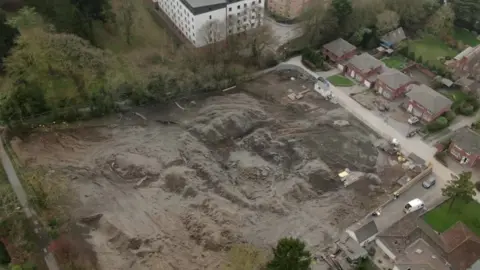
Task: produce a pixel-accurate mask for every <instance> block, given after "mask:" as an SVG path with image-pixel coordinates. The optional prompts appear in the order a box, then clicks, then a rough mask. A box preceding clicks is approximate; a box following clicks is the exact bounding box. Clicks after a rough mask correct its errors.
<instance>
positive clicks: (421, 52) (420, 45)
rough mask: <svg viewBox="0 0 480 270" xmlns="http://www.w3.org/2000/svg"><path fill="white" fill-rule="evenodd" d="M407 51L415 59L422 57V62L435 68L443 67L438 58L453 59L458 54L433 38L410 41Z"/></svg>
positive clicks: (427, 37)
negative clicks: (446, 57) (413, 55)
mask: <svg viewBox="0 0 480 270" xmlns="http://www.w3.org/2000/svg"><path fill="white" fill-rule="evenodd" d="M408 50H409V51H410V52H414V53H415V58H418V57H419V56H422V58H423V62H425V61H428V62H429V63H431V64H434V65H435V66H437V67H443V64H442V62H441V60H440V59H439V58H444V57H445V56H450V57H454V56H456V55H457V54H458V53H459V52H458V51H457V50H455V49H452V48H450V47H448V45H447V44H445V43H444V42H442V41H441V40H440V39H438V38H436V37H433V36H426V37H424V38H422V39H417V40H413V41H411V42H410V43H409V47H408Z"/></svg>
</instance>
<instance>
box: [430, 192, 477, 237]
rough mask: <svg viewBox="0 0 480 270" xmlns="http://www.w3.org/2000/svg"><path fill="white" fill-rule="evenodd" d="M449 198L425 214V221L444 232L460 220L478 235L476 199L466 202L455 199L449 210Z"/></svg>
mask: <svg viewBox="0 0 480 270" xmlns="http://www.w3.org/2000/svg"><path fill="white" fill-rule="evenodd" d="M449 207H450V200H448V201H446V202H444V203H443V204H441V205H439V206H438V207H437V208H435V209H433V210H431V211H430V212H428V213H427V214H426V215H425V221H426V222H427V223H428V224H429V225H430V226H432V228H433V229H434V230H436V231H438V232H444V231H446V230H447V229H448V228H450V227H451V226H452V225H454V224H455V223H456V222H457V221H462V222H463V223H464V224H465V225H467V227H468V228H470V230H472V231H473V232H474V233H475V234H477V235H480V204H479V203H478V202H476V201H473V202H470V203H468V204H466V203H464V202H463V201H461V200H455V203H454V204H453V206H452V209H451V210H450V211H449Z"/></svg>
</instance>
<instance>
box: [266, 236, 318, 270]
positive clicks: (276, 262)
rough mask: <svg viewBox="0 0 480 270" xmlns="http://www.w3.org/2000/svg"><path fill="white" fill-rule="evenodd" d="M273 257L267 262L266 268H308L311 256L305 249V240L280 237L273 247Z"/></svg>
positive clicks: (294, 269)
mask: <svg viewBox="0 0 480 270" xmlns="http://www.w3.org/2000/svg"><path fill="white" fill-rule="evenodd" d="M273 255H274V257H273V259H272V260H271V261H270V262H269V263H268V264H267V269H268V270H308V269H310V264H311V261H312V256H311V254H310V252H309V251H308V250H306V245H305V242H303V241H301V240H300V239H296V238H282V239H280V241H278V244H277V246H276V247H275V248H274V249H273Z"/></svg>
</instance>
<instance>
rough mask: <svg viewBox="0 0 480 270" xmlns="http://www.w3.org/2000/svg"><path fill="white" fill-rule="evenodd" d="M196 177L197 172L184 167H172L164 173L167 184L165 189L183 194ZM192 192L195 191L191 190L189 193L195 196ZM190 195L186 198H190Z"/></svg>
mask: <svg viewBox="0 0 480 270" xmlns="http://www.w3.org/2000/svg"><path fill="white" fill-rule="evenodd" d="M194 177H195V171H194V170H192V169H190V168H187V167H182V166H173V167H170V168H168V169H166V170H165V172H164V178H165V183H164V185H163V189H164V190H166V191H168V192H173V193H177V194H180V193H183V192H184V190H185V189H186V187H187V185H188V184H189V182H190V179H191V178H194ZM190 188H191V187H190ZM192 190H194V189H193V188H191V190H189V191H188V192H187V193H188V194H190V195H193V194H194V193H192ZM188 194H187V195H186V196H190V195H188Z"/></svg>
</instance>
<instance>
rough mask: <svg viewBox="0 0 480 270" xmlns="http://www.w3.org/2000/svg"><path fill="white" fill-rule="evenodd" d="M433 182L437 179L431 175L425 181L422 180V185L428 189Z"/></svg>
mask: <svg viewBox="0 0 480 270" xmlns="http://www.w3.org/2000/svg"><path fill="white" fill-rule="evenodd" d="M435 183H437V179H436V178H435V176H433V175H431V176H430V177H428V178H427V179H426V180H425V181H423V182H422V187H424V188H426V189H429V188H431V187H433V186H434V185H435Z"/></svg>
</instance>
